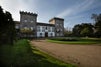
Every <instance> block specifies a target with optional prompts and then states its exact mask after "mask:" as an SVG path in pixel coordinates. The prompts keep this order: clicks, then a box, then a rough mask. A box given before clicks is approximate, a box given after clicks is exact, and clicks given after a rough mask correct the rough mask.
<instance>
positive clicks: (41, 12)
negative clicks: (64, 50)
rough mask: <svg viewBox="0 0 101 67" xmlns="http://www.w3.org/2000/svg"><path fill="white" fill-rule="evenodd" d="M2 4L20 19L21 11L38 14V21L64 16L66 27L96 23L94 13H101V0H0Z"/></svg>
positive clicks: (15, 19)
mask: <svg viewBox="0 0 101 67" xmlns="http://www.w3.org/2000/svg"><path fill="white" fill-rule="evenodd" d="M0 6H2V8H3V9H4V10H6V11H9V12H10V13H11V14H12V17H13V19H14V21H20V14H19V11H27V12H33V13H37V14H38V22H43V23H49V20H50V19H51V18H53V17H60V18H64V27H65V28H67V27H68V28H69V29H72V28H73V27H74V25H76V24H81V23H94V20H93V19H91V16H92V14H99V13H101V0H0Z"/></svg>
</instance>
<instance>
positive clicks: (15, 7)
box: [0, 0, 36, 21]
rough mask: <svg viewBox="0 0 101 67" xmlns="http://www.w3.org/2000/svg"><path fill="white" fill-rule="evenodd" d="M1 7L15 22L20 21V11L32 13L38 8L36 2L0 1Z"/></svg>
mask: <svg viewBox="0 0 101 67" xmlns="http://www.w3.org/2000/svg"><path fill="white" fill-rule="evenodd" d="M0 5H1V6H2V8H3V9H4V10H7V11H9V12H10V13H11V14H12V17H13V18H14V20H17V21H19V20H20V14H19V11H20V10H22V11H30V12H33V9H35V8H36V0H0Z"/></svg>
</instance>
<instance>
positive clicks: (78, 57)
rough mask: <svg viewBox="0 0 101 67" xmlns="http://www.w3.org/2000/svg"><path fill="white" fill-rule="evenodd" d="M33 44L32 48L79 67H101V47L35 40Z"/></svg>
mask: <svg viewBox="0 0 101 67" xmlns="http://www.w3.org/2000/svg"><path fill="white" fill-rule="evenodd" d="M31 43H32V46H35V47H36V48H38V49H40V50H42V51H44V52H46V53H48V54H50V55H52V56H54V57H56V58H58V59H60V60H62V61H65V62H67V63H72V64H76V65H77V66H78V67H101V46H98V45H66V44H56V43H50V42H46V41H45V40H33V41H31Z"/></svg>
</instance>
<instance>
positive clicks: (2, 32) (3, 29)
mask: <svg viewBox="0 0 101 67" xmlns="http://www.w3.org/2000/svg"><path fill="white" fill-rule="evenodd" d="M14 38H15V23H14V21H13V19H12V16H11V14H10V13H9V12H8V11H6V12H5V13H4V12H3V9H2V8H1V7H0V44H13V41H14Z"/></svg>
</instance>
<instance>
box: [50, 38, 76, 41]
mask: <svg viewBox="0 0 101 67" xmlns="http://www.w3.org/2000/svg"><path fill="white" fill-rule="evenodd" d="M51 40H56V41H78V39H77V38H51Z"/></svg>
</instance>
